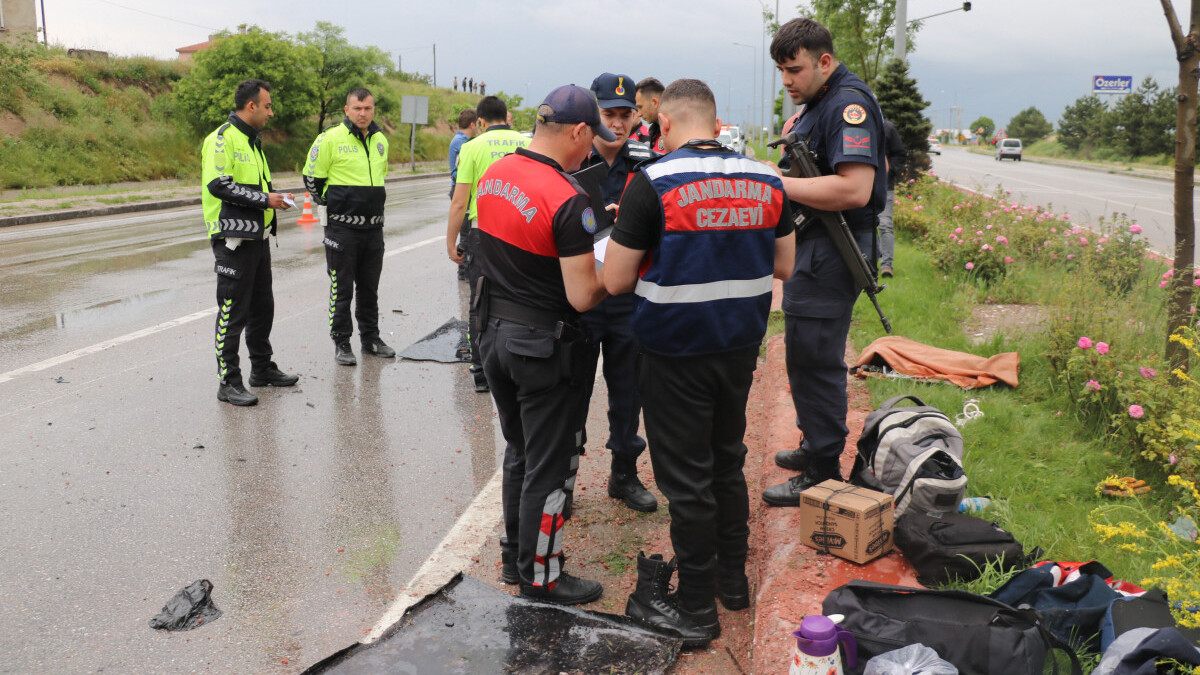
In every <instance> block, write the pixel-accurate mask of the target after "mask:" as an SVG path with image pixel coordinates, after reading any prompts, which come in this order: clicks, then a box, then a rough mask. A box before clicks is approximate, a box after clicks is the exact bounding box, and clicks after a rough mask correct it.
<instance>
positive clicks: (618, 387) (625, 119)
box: [581, 73, 658, 512]
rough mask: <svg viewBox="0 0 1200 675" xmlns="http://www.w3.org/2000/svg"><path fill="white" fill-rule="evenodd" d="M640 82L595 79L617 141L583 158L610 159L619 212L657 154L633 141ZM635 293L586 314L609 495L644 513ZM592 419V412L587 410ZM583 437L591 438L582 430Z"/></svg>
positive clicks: (651, 501) (650, 500)
mask: <svg viewBox="0 0 1200 675" xmlns="http://www.w3.org/2000/svg"><path fill="white" fill-rule="evenodd" d="M635 88H636V84H635V83H634V80H633V79H632V78H630V77H629V76H628V75H616V74H613V73H603V74H601V75H600V76H599V77H597V78H596V79H595V80H593V81H592V92H593V93H594V94H595V95H596V99H597V100H598V101H599V103H600V112H601V116H602V119H603V120H604V124H605V126H606V127H607V128H608V129H609V131H612V132H613V135H614V140H612V141H606V140H604V139H600V140H597V141H596V143H595V144H594V146H593V147H592V152H591V153H590V154H589V155H588V156H587V158H586V159H585V160H584V161H583V167H584V168H587V167H590V166H593V165H596V164H601V163H602V164H604V165H605V166H606V167H607V169H608V176H607V178H605V179H604V183H603V184H602V186H601V187H602V192H603V195H604V202H605V206H606V207H607V208H608V209H609V210H610V211H612V212H613V213H614V214H615V213H616V210H617V204H618V203H619V202H620V201H621V194H622V193H623V192H624V190H625V184H626V183H627V182H628V181H629V176H630V175H631V174H632V173H633V172H634V171H635V170H636V168H637V166H638V165H639V164H640V163H642V162H645V161H648V160H650V159H653V157H654V155H653V154H652V153H651V152H650V146H649V145H648V144H646V143H641V142H638V141H634V140H630V138H629V136H630V134H631V133H632V132H633V131H634V127H635V125H636V123H637V102H636V100H635ZM632 319H633V296H632V295H629V294H628V293H626V294H624V295H618V296H613V297H610V298H607V299H606V300H604V302H601V303H600V304H599V305H597V306H596V307H595V308H593V309H592V310H590V311H588V312H585V313H584V315H583V320H584V323H585V324H587V327H588V329H589V330H590V331H591V333H592V338H593V339H594V340H595V341H596V342H597V343H598V344H599V345H600V348H601V350H602V351H603V353H604V381H605V383H606V384H607V385H608V443H607V444H606V446H607V447H608V449H609V450H610V451H611V452H612V465H611V473H610V474H609V479H608V496H609V497H612V498H614V499H620V500H621V501H622V502H624V504H625V505H626V506H628V507H629V508H631V509H633V510H635V511H642V512H652V511H655V510H657V509H658V500H656V499H655V498H654V495H652V494H650V491H649V490H647V489H646V487H645V486H644V485H642V481H641V480H639V479H638V475H637V459H638V456H639V455H641V454H642V451H643V450H645V449H646V441H645V440H643V439H642V437H640V436H638V426H639V425H640V421H639V415H640V413H641V402H640V401H639V400H638V392H637V384H636V382H637V380H636V373H635V365H636V363H637V351H638V350H637V341H636V340H635V339H634V337H633V326H632V324H631V321H632ZM596 366H597V362H593V363H592V364H591V376H590V378H589V379H590V380H592V381H594V380H595V371H596ZM585 419H586V415H585ZM581 438H585V437H584V436H582V435H581Z"/></svg>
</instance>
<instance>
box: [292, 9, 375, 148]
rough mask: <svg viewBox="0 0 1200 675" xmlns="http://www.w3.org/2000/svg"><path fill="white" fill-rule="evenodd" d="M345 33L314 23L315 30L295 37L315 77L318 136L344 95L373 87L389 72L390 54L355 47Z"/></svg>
mask: <svg viewBox="0 0 1200 675" xmlns="http://www.w3.org/2000/svg"><path fill="white" fill-rule="evenodd" d="M345 34H346V29H345V28H342V27H341V26H335V25H334V24H332V23H329V22H327V21H318V22H317V26H316V29H315V30H313V31H312V32H309V33H301V34H299V35H298V36H296V37H297V40H298V41H299V43H300V45H301V46H303V47H304V48H305V49H306V50H307V51H308V55H307V61H308V64H309V66H310V67H311V68H312V69H313V70H314V71H315V73H316V77H317V91H318V93H317V133H318V134H319V133H321V130H322V129H324V128H325V120H326V119H329V120H336V119H337V116H338V111H339V110H341V108H342V105H343V102H344V101H345V99H346V94H348V93H349V92H350V91H351V90H352V89H357V88H358V87H366V88H368V89H371V88H373V87H377V86H378V85H379V83H381V82H382V81H383V76H384V75H386V74H388V73H389V72H391V70H392V57H391V55H390V54H388V53H387V52H385V51H383V50H382V49H380V48H378V47H355V46H353V45H351V44H350V41H349V40H347V39H346V35H345ZM378 103H379V102H378V101H376V107H378Z"/></svg>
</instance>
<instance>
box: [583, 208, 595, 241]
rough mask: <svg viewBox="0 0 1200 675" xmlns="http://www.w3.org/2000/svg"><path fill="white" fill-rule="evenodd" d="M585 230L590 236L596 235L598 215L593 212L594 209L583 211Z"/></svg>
mask: <svg viewBox="0 0 1200 675" xmlns="http://www.w3.org/2000/svg"><path fill="white" fill-rule="evenodd" d="M582 220H583V229H585V230H587V233H588V234H596V213H595V212H594V211H592V207H590V206H589V207H587V208H586V209H584V210H583V218H582Z"/></svg>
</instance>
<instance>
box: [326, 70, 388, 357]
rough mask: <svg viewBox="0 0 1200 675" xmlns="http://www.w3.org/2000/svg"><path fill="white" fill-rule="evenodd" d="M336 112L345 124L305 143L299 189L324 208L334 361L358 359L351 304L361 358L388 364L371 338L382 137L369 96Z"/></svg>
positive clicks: (378, 267)
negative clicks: (376, 358)
mask: <svg viewBox="0 0 1200 675" xmlns="http://www.w3.org/2000/svg"><path fill="white" fill-rule="evenodd" d="M344 110H345V113H346V117H345V119H343V120H342V122H341V123H340V124H335V125H334V126H331V127H329V128H328V129H326V130H325V131H323V132H321V135H319V136H317V140H315V141H313V145H312V149H311V150H309V153H308V162H307V163H305V165H304V186H305V187H306V188H307V189H308V192H309V194H311V195H312V197H313V199H314V200H315V201H316V202H317V203H318V204H323V205H325V211H326V214H327V217H328V224H327V225H326V227H325V262H326V266H327V271H328V273H329V336H330V337H331V338H333V345H334V348H333V349H334V352H333V353H334V360H336V361H337V362H338V363H340V364H342V365H344V366H353V365H355V364H357V363H358V359H357V358H355V356H354V350H353V349H352V348H351V347H350V336H351V335H353V334H354V324H353V323H352V322H351V320H350V304H351V302H352V301H353V302H354V305H355V306H354V316H355V318H356V319H358V335H359V340H360V341H361V343H362V348H363V352H364V353H367V354H374V355H375V356H381V357H383V358H388V359H390V358H392V357H394V356H396V351H395V350H394V349H392V348H391V347H389V346H388V345H387V344H386V343H385V342H384V341H383V340H382V339H381V338H380V337H379V276H380V274H381V273H382V272H383V249H384V245H383V207H384V201H385V200H386V199H387V192H386V189H385V188H384V187H383V181H384V178H386V177H387V172H388V141H387V136H385V135H384V133H383V129H381V128H380V127H379V125H378V124H376V123H375V97H374V96H372V95H371V92H370V91H368V90H366V89H363V88H361V87H360V88H358V89H355V90H354V91H351V92H350V93H349V95H347V96H346V106H345V108H344ZM356 294H357V298H355V295H356Z"/></svg>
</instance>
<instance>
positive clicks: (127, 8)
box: [100, 0, 220, 33]
mask: <svg viewBox="0 0 1200 675" xmlns="http://www.w3.org/2000/svg"><path fill="white" fill-rule="evenodd" d="M100 2H103V3H104V4H106V5H112V6H113V7H120V8H121V9H126V10H129V11H131V12H137V13H138V14H145V15H146V16H152V17H154V18H156V19H163V20H165V21H174V22H175V23H181V24H183V25H185V26H192V27H194V28H203V29H204V30H207V31H212V32H214V33H216V32H217V31H218V30H220V29H218V28H213V27H211V26H201V25H200V24H198V23H190V22H188V21H181V20H179V19H173V18H171V17H169V16H163V15H162V14H155V13H154V12H147V11H146V10H144V9H137V8H134V7H126V6H125V5H118V4H117V3H115V2H109V0H100Z"/></svg>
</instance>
